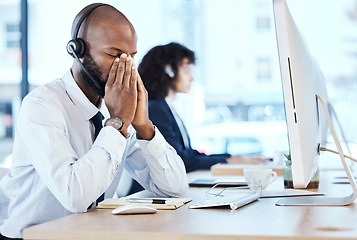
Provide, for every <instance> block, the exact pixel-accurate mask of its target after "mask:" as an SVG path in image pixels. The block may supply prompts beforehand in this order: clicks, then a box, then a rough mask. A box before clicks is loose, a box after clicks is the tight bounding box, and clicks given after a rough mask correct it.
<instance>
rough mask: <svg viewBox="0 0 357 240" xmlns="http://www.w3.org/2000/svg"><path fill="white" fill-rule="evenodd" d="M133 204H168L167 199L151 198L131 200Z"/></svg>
mask: <svg viewBox="0 0 357 240" xmlns="http://www.w3.org/2000/svg"><path fill="white" fill-rule="evenodd" d="M128 201H129V202H131V203H151V204H166V203H168V202H167V201H166V200H165V199H157V198H154V199H149V198H129V199H128Z"/></svg>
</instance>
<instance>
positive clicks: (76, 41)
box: [67, 3, 107, 58]
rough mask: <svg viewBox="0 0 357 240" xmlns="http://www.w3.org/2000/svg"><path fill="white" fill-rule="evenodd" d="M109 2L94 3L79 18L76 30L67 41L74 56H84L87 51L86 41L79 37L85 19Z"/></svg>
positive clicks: (69, 50)
mask: <svg viewBox="0 0 357 240" xmlns="http://www.w3.org/2000/svg"><path fill="white" fill-rule="evenodd" d="M104 5H107V4H104V3H96V4H93V6H92V7H91V8H89V9H88V10H87V11H86V12H84V14H83V15H82V16H81V17H80V19H79V20H78V22H77V24H76V26H75V28H74V31H73V32H72V39H71V40H70V41H69V42H68V43H67V52H68V53H69V54H70V55H71V56H72V57H73V58H74V57H75V55H77V57H78V58H81V57H83V56H84V53H85V51H86V43H85V42H84V40H83V39H82V38H79V37H78V32H79V28H80V27H81V25H82V23H83V21H84V20H85V19H86V18H87V17H88V15H89V14H90V13H91V12H92V11H93V10H94V9H96V8H97V7H100V6H104Z"/></svg>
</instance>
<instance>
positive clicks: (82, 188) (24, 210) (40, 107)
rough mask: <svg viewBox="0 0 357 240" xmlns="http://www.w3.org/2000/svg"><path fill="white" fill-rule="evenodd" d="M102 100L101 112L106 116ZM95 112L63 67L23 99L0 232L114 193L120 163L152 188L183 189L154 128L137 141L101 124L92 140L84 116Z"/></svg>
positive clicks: (0, 201)
mask: <svg viewBox="0 0 357 240" xmlns="http://www.w3.org/2000/svg"><path fill="white" fill-rule="evenodd" d="M104 105H105V104H102V108H103V109H101V112H102V114H103V115H104V116H105V117H108V112H107V110H106V108H105V106H104ZM97 112H98V108H97V107H96V106H94V105H93V104H92V103H91V102H90V101H89V100H88V99H87V97H86V96H85V95H84V93H83V92H82V91H81V89H80V88H79V87H78V86H77V84H76V82H75V81H74V79H73V77H72V75H71V72H70V71H68V72H67V73H66V74H65V75H64V76H63V77H62V78H61V79H56V80H54V81H53V82H50V83H48V84H45V85H43V86H41V87H38V88H36V89H35V90H33V91H32V92H30V93H29V94H28V95H27V96H26V97H25V99H24V100H23V103H22V107H21V110H20V113H19V116H18V118H17V123H16V129H15V138H14V149H13V162H12V167H11V169H10V171H9V172H8V174H7V175H6V176H5V177H3V178H2V180H1V182H0V232H1V233H2V234H3V235H4V236H7V237H11V238H21V237H22V229H24V228H25V227H28V226H31V225H34V224H38V223H42V222H45V221H49V220H52V219H56V218H59V217H63V216H66V215H69V214H72V213H79V212H86V211H87V208H88V206H89V205H90V204H91V203H92V202H94V201H95V200H96V199H97V198H98V197H99V196H100V195H101V194H102V193H103V192H105V197H106V198H107V197H112V196H113V195H114V192H115V190H116V187H117V185H118V182H119V179H120V176H121V174H122V171H123V168H124V167H125V169H127V171H128V172H129V173H130V174H131V175H132V177H133V178H134V179H136V180H137V181H138V182H140V183H141V184H142V185H143V186H144V187H145V188H146V189H147V190H149V191H151V192H153V193H154V194H157V195H160V196H173V197H177V196H181V195H182V194H184V193H185V191H186V190H187V187H188V184H187V175H186V171H185V167H184V164H183V161H182V160H181V158H180V157H179V156H178V155H177V154H176V151H175V150H174V149H173V148H172V147H171V146H170V145H169V144H168V143H167V142H166V141H165V139H164V137H163V136H162V135H161V133H160V132H159V130H158V129H157V128H156V129H155V136H154V138H153V139H152V140H151V141H145V140H137V139H136V134H135V133H134V132H132V133H131V137H130V138H129V139H125V138H124V137H123V136H122V135H121V134H120V133H119V132H118V131H117V130H115V129H114V128H113V127H109V126H108V127H104V128H103V129H102V130H101V131H100V133H99V135H98V137H97V138H96V140H95V142H94V143H93V140H92V130H93V125H92V123H91V121H90V118H91V117H93V116H94V115H95V114H96V113H97ZM131 131H133V128H131ZM98 220H99V219H98Z"/></svg>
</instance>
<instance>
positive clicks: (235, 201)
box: [189, 193, 260, 210]
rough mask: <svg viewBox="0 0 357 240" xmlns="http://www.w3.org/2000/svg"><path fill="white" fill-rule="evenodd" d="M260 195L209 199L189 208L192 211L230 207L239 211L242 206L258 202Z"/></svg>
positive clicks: (238, 195)
mask: <svg viewBox="0 0 357 240" xmlns="http://www.w3.org/2000/svg"><path fill="white" fill-rule="evenodd" d="M259 197H260V194H258V193H242V194H237V195H234V196H228V197H225V196H221V197H220V196H217V197H215V198H211V199H207V200H206V201H204V202H202V203H198V204H194V205H191V206H189V208H191V209H197V208H214V207H225V206H229V207H230V208H231V209H232V210H235V209H238V208H240V207H242V206H245V205H247V204H250V203H252V202H254V201H256V200H258V199H259Z"/></svg>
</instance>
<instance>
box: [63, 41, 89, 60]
mask: <svg viewBox="0 0 357 240" xmlns="http://www.w3.org/2000/svg"><path fill="white" fill-rule="evenodd" d="M85 51H86V43H85V42H84V40H83V39H82V38H76V39H72V40H70V41H69V42H68V43H67V52H68V53H69V54H70V55H71V56H72V57H73V58H74V57H75V56H74V54H76V55H77V57H78V58H81V57H83V56H84V53H85Z"/></svg>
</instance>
